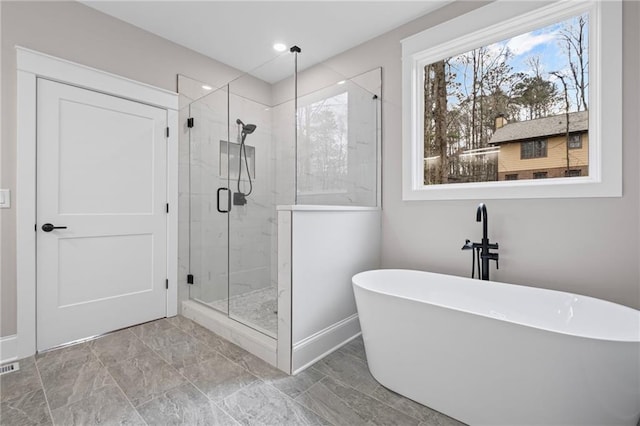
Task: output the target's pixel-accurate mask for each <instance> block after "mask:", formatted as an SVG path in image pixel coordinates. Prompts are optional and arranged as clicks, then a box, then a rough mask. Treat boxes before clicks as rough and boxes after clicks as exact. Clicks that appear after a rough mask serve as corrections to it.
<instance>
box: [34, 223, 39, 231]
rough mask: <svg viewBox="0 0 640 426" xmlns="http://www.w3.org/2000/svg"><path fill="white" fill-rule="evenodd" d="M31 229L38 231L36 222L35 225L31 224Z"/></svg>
mask: <svg viewBox="0 0 640 426" xmlns="http://www.w3.org/2000/svg"><path fill="white" fill-rule="evenodd" d="M33 230H34V231H36V232H38V224H37V223H36V224H35V225H33Z"/></svg>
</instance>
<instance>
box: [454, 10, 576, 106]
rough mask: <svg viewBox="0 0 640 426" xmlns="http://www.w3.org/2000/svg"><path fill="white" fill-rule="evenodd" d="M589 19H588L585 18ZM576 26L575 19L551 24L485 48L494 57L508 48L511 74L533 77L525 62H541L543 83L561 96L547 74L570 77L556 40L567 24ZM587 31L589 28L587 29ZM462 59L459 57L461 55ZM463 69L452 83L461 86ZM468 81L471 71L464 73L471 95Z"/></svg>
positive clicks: (459, 68) (565, 58) (565, 57)
mask: <svg viewBox="0 0 640 426" xmlns="http://www.w3.org/2000/svg"><path fill="white" fill-rule="evenodd" d="M587 18H588V16H587ZM575 22H577V17H573V18H570V19H568V20H565V21H562V22H559V23H556V24H552V25H549V26H546V27H543V28H540V29H537V30H534V31H531V32H527V33H524V34H521V35H518V36H515V37H512V38H510V39H506V40H502V41H499V42H496V43H493V44H491V45H489V46H487V48H488V50H489V52H490V54H493V55H497V54H499V53H500V52H502V51H504V48H505V47H507V48H508V49H509V50H510V52H511V53H512V55H513V56H512V58H510V59H509V61H508V62H507V63H508V64H509V65H511V66H512V67H513V71H514V72H524V73H527V74H529V75H533V71H532V70H531V67H530V65H529V64H528V61H529V60H530V58H532V57H536V56H537V57H538V58H539V59H540V64H541V68H542V77H543V78H544V79H547V80H550V81H553V82H554V84H556V86H557V88H558V92H559V93H562V92H563V87H562V84H561V82H560V81H559V79H558V78H557V77H555V76H553V75H550V74H549V73H551V72H553V71H559V72H561V73H563V74H564V75H567V76H569V75H570V72H569V64H568V60H567V55H566V53H565V50H564V45H563V44H561V42H560V40H559V36H560V30H561V29H562V28H563V27H564V26H565V25H566V24H567V23H575ZM587 27H588V25H587ZM585 36H586V38H587V39H588V28H587V29H586V34H585ZM460 56H462V55H460ZM453 58H454V61H453V62H457V63H458V64H459V61H456V60H455V58H457V57H453ZM461 67H462V65H458V69H457V70H456V71H457V77H456V79H455V81H457V82H459V83H464V81H465V76H464V72H463V68H461ZM471 78H472V72H471V68H469V71H468V72H467V78H466V80H467V83H466V84H467V86H468V87H469V89H467V93H469V92H471V89H470V87H471ZM573 93H575V92H573V91H570V92H569V96H570V98H571V97H572V94H573ZM449 103H450V104H451V106H454V105H455V104H456V103H457V101H456V100H455V99H453V98H451V97H450V98H449ZM571 110H575V106H574V105H572V108H571Z"/></svg>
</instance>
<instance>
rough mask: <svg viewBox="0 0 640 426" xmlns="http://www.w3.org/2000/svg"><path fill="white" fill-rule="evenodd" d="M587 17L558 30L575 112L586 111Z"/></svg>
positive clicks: (587, 74) (587, 70)
mask: <svg viewBox="0 0 640 426" xmlns="http://www.w3.org/2000/svg"><path fill="white" fill-rule="evenodd" d="M588 25H589V23H588V20H587V15H586V14H585V15H581V16H579V17H577V18H576V21H575V22H574V23H572V24H571V23H567V24H566V25H565V26H564V28H563V29H562V30H560V41H561V43H562V44H563V45H564V50H565V53H566V54H567V60H568V62H569V70H570V72H571V80H572V83H573V84H572V86H573V89H574V90H575V94H574V96H575V104H576V110H577V111H583V110H585V111H586V110H587V109H588V105H587V89H588V86H589V48H588V44H589V40H588V36H587V30H588Z"/></svg>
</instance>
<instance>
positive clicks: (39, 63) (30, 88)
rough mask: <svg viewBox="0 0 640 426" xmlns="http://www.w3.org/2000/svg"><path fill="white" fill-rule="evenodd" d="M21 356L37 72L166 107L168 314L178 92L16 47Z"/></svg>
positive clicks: (32, 307) (28, 307)
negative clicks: (168, 130)
mask: <svg viewBox="0 0 640 426" xmlns="http://www.w3.org/2000/svg"><path fill="white" fill-rule="evenodd" d="M16 55H17V75H18V98H17V113H18V120H17V182H16V213H17V214H16V216H17V218H16V226H17V228H16V234H17V241H16V243H17V247H16V256H17V283H16V285H17V316H18V317H17V325H18V327H17V333H16V340H17V358H18V359H20V358H24V357H27V356H31V355H33V354H35V352H36V233H35V229H34V225H35V223H36V79H37V78H38V77H42V78H47V79H50V80H54V81H58V82H60V83H65V84H70V85H73V86H78V87H82V88H85V89H89V90H94V91H97V92H101V93H105V94H108V95H113V96H118V97H121V98H125V99H129V100H132V101H136V102H141V103H145V104H149V105H153V106H156V107H160V108H163V109H165V110H167V123H168V126H169V128H170V132H169V138H168V146H167V200H168V202H169V205H170V209H169V213H168V217H167V278H168V279H169V291H168V292H167V316H174V315H176V314H177V313H178V137H177V136H178V94H177V93H174V92H171V91H168V90H164V89H160V88H157V87H153V86H150V85H148V84H145V83H140V82H137V81H134V80H130V79H127V78H124V77H120V76H117V75H115V74H110V73H107V72H104V71H100V70H97V69H95V68H91V67H87V66H84V65H80V64H77V63H74V62H70V61H67V60H64V59H60V58H56V57H53V56H50V55H47V54H43V53H40V52H36V51H34V50H30V49H25V48H23V47H19V46H16Z"/></svg>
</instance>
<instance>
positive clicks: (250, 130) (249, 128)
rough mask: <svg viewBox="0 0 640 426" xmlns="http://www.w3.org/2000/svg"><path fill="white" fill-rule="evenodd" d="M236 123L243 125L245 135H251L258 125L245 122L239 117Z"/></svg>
mask: <svg viewBox="0 0 640 426" xmlns="http://www.w3.org/2000/svg"><path fill="white" fill-rule="evenodd" d="M236 124H238V125H240V126H242V133H244V134H245V135H250V134H251V133H253V132H254V131H255V130H256V127H257V126H256V125H255V124H244V123H243V122H242V120H240V119H239V118H238V119H236Z"/></svg>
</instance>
